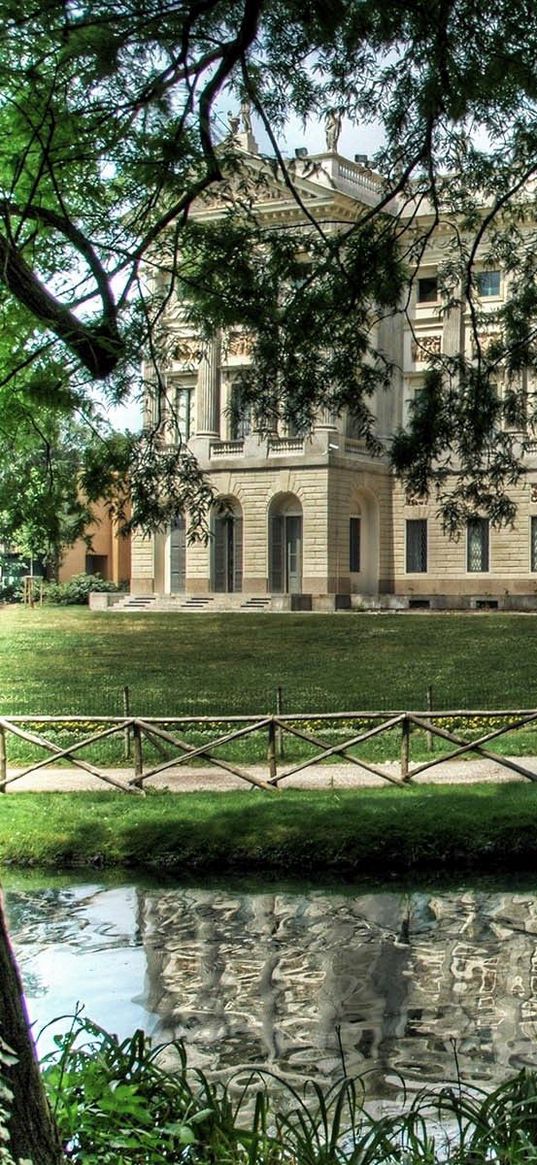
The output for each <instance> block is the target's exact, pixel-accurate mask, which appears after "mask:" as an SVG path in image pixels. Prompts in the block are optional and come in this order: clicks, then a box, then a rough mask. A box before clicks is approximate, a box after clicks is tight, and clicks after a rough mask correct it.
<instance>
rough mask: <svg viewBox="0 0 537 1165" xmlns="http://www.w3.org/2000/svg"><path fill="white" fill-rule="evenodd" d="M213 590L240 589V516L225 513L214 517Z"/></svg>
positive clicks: (232, 591) (230, 592) (230, 591)
mask: <svg viewBox="0 0 537 1165" xmlns="http://www.w3.org/2000/svg"><path fill="white" fill-rule="evenodd" d="M213 534H214V542H213V590H214V591H217V592H219V593H222V592H224V593H227V594H233V593H234V592H236V591H242V518H240V517H239V516H238V515H237V514H225V515H223V516H217V517H215V519H214V526H213Z"/></svg>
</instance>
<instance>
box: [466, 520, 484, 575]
mask: <svg viewBox="0 0 537 1165" xmlns="http://www.w3.org/2000/svg"><path fill="white" fill-rule="evenodd" d="M466 567H467V570H468V571H470V573H471V574H480V573H483V572H484V571H487V570H488V569H489V521H488V518H474V519H473V521H471V522H468V530H467V562H466Z"/></svg>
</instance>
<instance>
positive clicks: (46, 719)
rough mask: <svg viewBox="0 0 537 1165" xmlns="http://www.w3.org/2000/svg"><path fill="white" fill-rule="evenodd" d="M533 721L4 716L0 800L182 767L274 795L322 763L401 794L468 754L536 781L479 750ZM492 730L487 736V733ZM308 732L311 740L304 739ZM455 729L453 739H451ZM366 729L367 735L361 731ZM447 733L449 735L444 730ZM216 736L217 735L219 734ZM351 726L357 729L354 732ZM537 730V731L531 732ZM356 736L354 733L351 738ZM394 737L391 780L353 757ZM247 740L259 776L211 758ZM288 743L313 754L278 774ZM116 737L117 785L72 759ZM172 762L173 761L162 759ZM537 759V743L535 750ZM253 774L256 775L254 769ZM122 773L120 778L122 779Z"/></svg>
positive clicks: (510, 715) (126, 781)
mask: <svg viewBox="0 0 537 1165" xmlns="http://www.w3.org/2000/svg"><path fill="white" fill-rule="evenodd" d="M470 721H471V723H472V727H473V729H474V730H475V728H476V725H479V723H480V722H481V723H482V725H483V726H486V725H487V723H488V729H487V731H481V733H480V734H478V735H477V737H476V738H474V739H472V740H467V739H465V738H464V736H463V735H461V734H460V733H461V729H460V728H459V727H458V726H459V725H460V724H464V723H465V722H466V723H468V722H470ZM536 721H537V710H536V709H530V710H527V709H522V710H518V709H517V710H513V709H508V710H494V711H491V710H490V709H489V710H486V711H478V710H473V711H468V710H463V711H461V710H454V711H446V710H444V711H442V712H433V711H429V712H427V713H426V714H424V713H423V712H408V711H403V712H401V711H398V712H370V711H366V712H362V711H357V712H324V713H319V714H317V715H314V714H312V713H304V714H302V715H297V714H295V713H278V714H276V715H273V714H269V715H266V716H259V715H258V716H226V717H221V718H219V717H214V716H175V717H165V718H164V717H163V718H158V717H145V718H144V717H133V716H99V717H95V716H94V717H89V716H35V717H29V716H9V717H7V716H4V717H0V791H1V792H4V793H5V792H6V791H7V789H8V788H9V786H10V785H12V784H13V783H14V782H16V781H19V780H20V779H21V778H22V777H24V776H28V775H30V774H34V773H37V772H40V771H41V770H42V769H45V768H46V767H47V766H49V765H58V764H60V765H64V764H65V763H66V762H68V763H69V764H70V765H71V766H74V767H76V768H77V769H80V770H81V771H83V772H85V773H89V774H90V775H91V776H93V777H96V778H98V779H99V780H101V781H103V782H104V783H105V784H106V785H111V786H113V787H114V788H117V789H120V790H122V791H123V792H125V793H135V794H138V795H140V794H143V791H144V785H145V784H146V782H148V781H150V780H151V779H152V778H154V777H157V776H162V775H165V774H166V773H168V772H170V775H171V771H175V772H177V770H180V769H181V767H182V766H184V765H192V764H193V763H196V764H197V762H200V761H203V762H204V763H205V764H206V765H210V766H211V767H214V769H216V770H222V771H224V772H226V773H231V774H232V775H233V776H235V777H239V778H240V779H241V780H243V781H245V782H246V783H247V784H249V785H251V786H255V787H257V788H260V789H264V790H266V791H267V792H275V791H276V790H278V789H279V788H280V785H281V784H283V783H284V782H285V781H286V779H287V778H289V777H292V776H293V775H294V774H296V773H299V772H303V771H305V770H307V769H308V768H311V767H312V766H313V765H319V764H324V763H325V762H328V763H329V762H330V761H332V760H333V759H334V758H339V759H340V760H341V761H343V762H345V763H347V764H349V765H354V766H357V767H358V768H359V769H362V770H365V771H366V772H367V773H371V774H374V775H375V776H377V777H380V778H381V779H382V780H383V781H387V782H389V783H390V784H392V785H396V786H397V787H400V788H404V787H406V786H408V785H409V784H410V783H411V782H412V781H413V780H414V778H415V777H417V776H419V775H421V774H423V773H426V772H429V771H430V770H431V769H432V768H434V767H436V766H438V765H442V764H445V763H446V761H453V760H458V759H459V758H462V757H464V756H467V755H468V754H469V753H472V754H474V755H477V756H478V757H481V758H485V759H487V760H489V761H494V762H495V763H496V764H498V765H500V766H502V768H504V769H506V770H508V771H509V772H512V773H516V774H517V776H519V777H524V778H526V779H527V780H530V781H536V780H537V772H533V771H532V770H531V769H530V768H528V767H526V765H525V764H522V763H521V762H520V760H519V759H517V760H514V759H512V758H509V757H507V756H501V755H499V754H498V753H496V752H494V751H492V750H491V749H489V748H488V747H487V746H488V745H489V744H490V743H491V742H492V741H494V740H498V739H499V738H500V737H502V736H505V734H506V733H508V732H517V731H520V730H521V729H523V728H526V727H528V726H532V725H535V724H536ZM491 722H493V724H494V727H491V726H490V725H491ZM312 723H313V724H314V725H315V730H312ZM453 723H455V724H456V726H457V731H454V730H453ZM364 724H367V727H365V728H364ZM446 724H451V725H452V728H451V729H450V728H448V727H446ZM31 725H37V726H38V728H39V731H30V727H31ZM219 725H220V726H221V729H222V730H221V731H220V732H218V731H217V728H218V726H219ZM334 726H337V729H338V731H339V732H341V733H343V732H345V734H346V733H348V735H345V739H344V740H339V739H338V741H337V742H335V743H334V742H333V741H330V740H327V739H325V738H323V729H324V728H325V727H326V729H327V730H329V731H331V732H332V734H333V731H334ZM358 726H359V728H358ZM536 728H537V725H536ZM62 729H63V730H64V731H65V730H66V729H69V730H70V731H72V732H74V733H76V734H77V739H76V740H75V742H74V743H70V744H69V745H68V746H66V747H61V746H60V745H59V744H58V743H57V741H54V740H51V739H49V738H48V736H47V735H46V732H49V733H50V732H52V733H53V734H56V735H57V734H58V733H61V731H62ZM188 729H190V730H191V731H192V730H193V729H194V730H197V731H198V732H200V731H201V730H204V731H209V729H210V731H211V732H213V733H215V735H214V736H213V737H212V739H210V740H208V741H204V743H203V744H201V745H198V746H196V745H194V744H192V743H190V742H189V741H188V740H186V739H185V738H184V735H183V734H184V733H185V731H186V730H188ZM357 729H358V730H357ZM394 730H395V731H397V732H398V733H400V749H399V762H398V772H397V773H396V774H395V775H394V774H393V773H391V774H387V773H386V772H385V771H384V770H383V769H381V768H379V767H378V765H375V764H372V763H371V761H369V760H365V759H363V758H362V757H361V756H359V755H356V753H355V752H354V751H351V750H355V749H357V748H359V747H360V745H363V744H364V743H365V742H367V741H370V740H372V739H373V738H374V737H378V736H380V735H381V734H382V733H384V732H393V731H394ZM418 730H420V731H421V733H422V734H424V735H422V739H425V741H426V744H427V749H428V755H427V759H426V760H425V761H422V762H421V763H419V764H413V763H412V756H411V751H412V736H413V733H415V732H416V731H418ZM254 733H265V734H266V758H267V759H266V776H259V775H258V773H252V771H251V770H250V768H249V767H244V766H243V765H242V764H241V765H238V764H236V763H235V762H234V761H233V762H232V761H230V760H228V759H226V758H224V757H223V756H222V755H221V754H219V752H218V750H219V749H222V747H224V746H227V745H230V744H231V743H232V742H234V741H238V740H244V739H245V738H247V737H248V736H250V735H252V734H254ZM288 736H290V737H294V738H296V739H298V740H300V741H302V742H304V743H305V744H307V745H309V746H311V747H312V748H313V749H314V750H315V751H314V752H313V754H312V755H311V756H308V757H307V758H305V759H301V760H299V761H297V762H296V763H294V764H290V765H286V764H285V752H286V747H285V739H286V737H288ZM10 737H17V738H18V739H19V740H22V741H24V742H26V744H29V745H31V746H32V747H33V748H34V749H37V750H42V751H43V752H44V754H45V755H44V756H43V758H42V759H40V760H32V761H31V762H30V763H28V764H27V765H25V766H24V767H22V768H14V767H13V766H12V767H10V766H9V757H8V753H9V747H8V742H9V739H10ZM113 737H119V738H120V746H121V749H122V763H123V766H124V769H123V768H122V771H121V776H118V775H117V772H111V771H110V770H109V769H107V768H104V767H102V766H101V765H96V764H94V763H93V762H91V761H89V760H87V759H85V758H84V757H83V756H81V755H80V754H81V753H82V751H83V750H84V749H87V748H88V747H90V746H92V745H96V744H99V743H102V742H103V741H105V740H107V739H108V738H113ZM437 739H438V740H441V741H444V742H447V743H448V744H450V745H452V746H454V747H452V748H450V749H448V751H447V752H442V753H441V754H440V753H437V754H436V755H433V753H434V749H435V741H436V740H437ZM147 744H151V746H152V751H153V752H156V753H157V755H158V757H159V760H158V762H157V763H156V764H147V760H146V757H145V756H144V751H145V752H147V748H146V745H147ZM170 753H171V755H169V754H170ZM535 755H536V756H537V736H536V743H535ZM257 767H258V766H256V768H257ZM123 771H124V773H125V776H124V777H123Z"/></svg>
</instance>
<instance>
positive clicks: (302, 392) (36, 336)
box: [0, 0, 537, 527]
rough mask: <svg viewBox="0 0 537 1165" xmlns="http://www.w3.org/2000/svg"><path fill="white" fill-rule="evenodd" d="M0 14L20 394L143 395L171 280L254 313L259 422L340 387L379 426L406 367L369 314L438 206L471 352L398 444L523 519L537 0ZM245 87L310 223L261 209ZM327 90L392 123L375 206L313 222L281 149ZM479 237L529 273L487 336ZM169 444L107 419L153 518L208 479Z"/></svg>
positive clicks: (2, 127) (86, 398) (367, 425)
mask: <svg viewBox="0 0 537 1165" xmlns="http://www.w3.org/2000/svg"><path fill="white" fill-rule="evenodd" d="M0 18H1V21H2V29H3V36H2V43H1V45H0V93H1V95H2V96H1V99H0V287H1V289H2V296H1V304H0V310H1V311H2V315H3V334H4V336H7V337H8V339H7V340H5V339H4V340H2V352H1V353H0V356H1V360H0V374H1V382H0V388H1V390H2V391H4V390H5V389H6V388H9V389H10V390H11V387H12V386H13V385H14V386H15V387H16V390H17V392H18V393H19V394H20V395H21V399H22V397H25V398H26V399H27V400H28V402H29V407H33V402H34V399H35V396H32V393H34V394H35V393H37V395H38V396H39V397H40V399H41V395H40V394H43V397H46V403H47V405H48V404H49V403H50V404H54V402H55V401H60V402H61V404H62V407H63V405H64V404H65V402H66V400H67V401H69V402H70V404H71V406H72V408H73V409H77V410H78V411H79V413H81V414H82V415H84V414H85V415H89V414H91V399H92V398H91V388H90V385H91V382H95V381H99V382H100V383H101V384H102V385H103V386H104V392H105V394H106V395H107V396H108V398H109V399H110V400H111V401H116V402H117V401H121V400H123V399H125V396H126V394H127V393H128V392H130V391H132V389H133V386H134V387H135V388H136V386H137V385H138V386H139V367H138V365H139V359H140V353H141V351H142V350H145V352H146V353H147V356H148V365H149V366H152V367H153V373H152V375H153V378H154V384H155V394H156V396H157V397H158V396H159V394H160V393H162V392H164V391H165V384H164V381H163V376H162V368H163V367H164V365H165V358H166V339H165V332H164V331H163V333H162V334H161V333H160V332H159V326H158V325H159V321H161V320H162V319H163V317H164V313H165V310H166V305H167V303H168V300H169V296H170V294H171V291H172V288H175V289H178V290H179V292H180V294H184V293H187V294H188V297H189V300H190V303H191V305H192V306H191V312H192V318H193V319H194V320H195V321H196V323H197V324H199V325H200V326H201V327H202V328H203V329H204V330H205V331H211V330H212V329H214V328H216V327H218V326H225V327H229V326H232V325H234V324H242V325H245V326H246V327H247V328H248V329H249V331H250V332H251V335H252V342H253V345H254V372H253V373H252V375H251V376H250V377H249V378H246V379H245V385H244V400H245V402H247V400H248V394H250V400H251V402H253V404H254V407H255V410H256V412H257V414H258V418H259V423H262V422H264V423H265V424H267V425H270V424H271V423H272V422H273V419H274V413H275V412H282V411H283V413H284V415H285V416H286V417H288V418H289V419H293V420H294V421H295V422H296V423H299V424H303V425H307V424H308V422H310V421H311V418H312V415H313V413H314V411H315V410H316V409H317V408H318V407H319V406H325V407H329V408H331V409H332V410H333V411H335V412H338V411H340V410H341V409H342V408H343V407H346V408H349V409H350V410H351V412H352V413H354V416H355V421H356V424H357V426H358V429H361V431H362V432H363V434H364V436H365V437H366V439H368V440H369V441H370V443H371V445H372V447H375V442H374V437H373V432H372V420H371V414H370V408H369V405H368V402H369V400H370V396H371V393H372V392H373V390H374V389H375V387H377V386H378V385H379V384H381V385H389V383H390V380H391V373H392V370H391V368H390V367H389V365H388V364H387V362H386V358H385V356H384V355H383V353H382V351H380V352H379V351H377V350H376V349H375V345H374V340H373V336H374V329H373V324H374V322H375V319H376V318H378V317H379V316H380V317H384V318H385V317H387V316H388V317H389V316H390V314H392V313H394V312H395V311H396V309H398V308H399V307H400V306H401V303H403V305H404V304H405V302H406V300H407V299H408V296H409V287H410V281H411V279H412V276H413V274H414V273H415V271H416V268H417V266H418V264H419V262H420V259H421V258H422V256H423V254H424V252H425V249H426V247H427V244H428V242H429V240H430V238H431V237H432V235H433V233H434V232H435V231H436V230H437V229H438V227H439V226H442V227H443V229H444V232H445V261H444V262H443V264H442V265H441V272H440V278H441V287H442V293H443V299H444V304H445V309H446V310H449V309H451V310H454V309H455V308H457V306H458V305H460V304H462V305H463V307H464V308H465V310H466V311H467V312H468V313H469V314H470V318H471V321H472V327H473V331H474V339H475V343H474V351H473V353H472V356H471V357H470V358H468V359H466V360H465V359H464V358H462V357H461V356H460V355H457V356H452V357H446V358H438V359H437V360H436V362H434V361H433V363H432V366H431V369H430V373H429V376H428V378H427V380H426V385H425V390H424V392H423V394H422V395H421V397H420V398H419V399H418V400H417V402H416V405H415V407H414V410H413V417H412V424H411V427H410V430H409V431H408V432H407V433H406V434H402V433H401V434H399V435H398V436H397V437H396V440H395V441H394V443H393V447H392V450H391V452H392V457H393V460H394V463H395V464H396V466H397V467H398V469H399V470H400V472H402V474H403V476H404V477H405V479H406V481H407V484H408V488H409V490H410V491H411V492H414V493H418V494H426V493H427V492H428V491H430V490H431V489H432V490H433V492H434V491H435V490H436V491H437V496H438V499H439V503H440V507H441V509H442V510H443V513H444V517H445V519H446V521H447V523H448V525H452V526H456V524H457V523H458V522H460V520H461V518H462V517H464V516H466V515H467V514H468V513H475V512H476V510H478V509H480V508H483V507H485V508H486V509H487V511H488V512H489V513H490V514H491V515H492V518H493V519H494V520H496V521H505V520H508V519H509V518H510V517H511V516H512V503H511V501H510V498H509V496H508V491H509V487H510V486H511V485H512V484H513V483H514V482H515V481H516V480H517V477H518V475H519V473H520V454H521V450H522V445H521V438H520V434H519V433H518V434H517V433H515V429H518V430H521V429H522V428H523V427H524V426H525V425H526V423H527V420H529V423H530V427H531V423H532V422H533V413H534V405H533V397H532V394H531V392H530V391H529V388H528V383H530V384H531V377H530V381H529V382H528V375H527V373H528V370H529V372H530V373H531V371H532V370H533V368H534V365H535V362H536V360H537V345H536V335H535V330H534V326H533V319H534V314H535V300H536V296H537V283H536V279H535V264H536V260H535V227H534V225H533V224H534V218H535V207H534V178H535V169H536V167H537V149H536V147H537V120H536V116H535V114H536V100H537V82H536V79H535V67H534V62H535V55H536V47H537V16H536V15H535V13H534V11H533V8H532V6H531V5H530V4H528V3H526V0H499V2H498V3H497V4H495V5H494V6H492V7H490V9H489V10H487V11H484V10H483V7H482V5H478V4H477V3H476V2H475V0H432V2H431V0H427V3H425V0H412V3H410V2H408V3H406V2H405V0H403V2H401V0H397V2H395V0H393V2H382V3H380V2H379V0H362V2H361V3H358V2H357V0H329V2H327V0H311V2H310V3H309V4H308V5H307V6H305V5H304V4H303V3H299V2H298V0H270V2H269V0H192V2H190V3H186V2H181V0H113V2H108V0H87V2H84V0H76V2H75V0H40V3H36V0H17V3H15V0H0ZM245 98H246V99H248V100H249V102H250V103H251V107H252V109H253V111H254V113H255V114H256V116H257V117H258V119H259V120H260V122H261V123H262V125H263V127H264V131H265V133H266V134H267V135H268V139H269V141H270V143H271V153H272V155H273V162H272V166H273V170H274V173H275V174H276V175H277V176H278V178H279V180H280V181H281V182H282V184H284V185H285V186H287V188H288V191H289V195H290V197H292V198H293V199H294V200H295V202H296V203H297V206H298V208H299V210H300V215H299V218H298V220H297V221H298V222H299V223H300V224H301V225H299V226H294V227H293V228H288V229H287V230H285V229H281V230H278V231H275V230H269V229H268V227H267V225H266V224H263V222H261V221H258V220H257V219H256V216H255V199H256V191H255V184H254V189H253V190H252V181H251V174H250V175H249V176H248V180H246V178H245V175H244V169H241V165H240V159H239V156H238V154H237V150H236V149H235V146H234V141H233V137H232V135H230V134H229V133H228V132H227V130H226V129H223V128H222V121H221V116H220V114H219V110H220V109H221V108H222V103H223V102H224V101H226V102H227V101H234V102H238V101H240V100H241V99H245ZM219 103H220V104H219ZM328 110H339V111H342V112H344V113H345V115H346V116H348V117H349V118H350V119H351V120H353V121H355V122H356V123H358V124H360V123H362V124H363V123H364V122H371V121H372V120H375V121H377V122H379V123H380V125H381V127H382V131H383V134H384V142H385V144H384V146H383V148H382V150H380V151H379V155H378V157H377V158H376V166H377V168H378V170H379V171H380V172H381V173H382V174H383V175H384V184H383V186H382V189H381V191H380V196H379V202H378V205H376V206H374V207H371V208H370V209H369V210H367V209H364V212H363V213H362V214H361V215H360V216H359V217H358V218H357V220H356V221H355V222H353V223H352V224H350V223H348V222H346V223H343V222H342V223H334V224H324V225H323V226H321V225H319V224H315V223H314V222H312V221H310V220H309V219H308V211H307V207H306V206H304V205H303V204H302V203H301V200H300V194H299V191H298V188H297V184H296V182H295V180H294V175H293V169H292V167H290V166H289V165H287V164H286V163H285V161H284V159H283V156H282V153H281V150H280V147H279V142H280V140H281V134H282V131H283V129H284V127H285V123H286V120H287V118H288V117H289V114H290V113H291V112H292V113H297V114H298V115H299V116H301V117H303V118H318V119H322V118H323V117H324V116H325V115H326V113H327V111H328ZM480 142H483V143H484V144H483V145H481V146H480V145H479V144H478V143H480ZM262 180H263V179H262V178H260V179H259V181H260V182H261V181H262ZM213 192H214V194H215V195H217V196H218V197H219V198H220V199H221V200H222V203H223V206H224V208H225V209H224V211H223V214H222V219H221V221H220V223H219V224H218V225H213V226H212V227H211V229H210V230H209V229H203V228H201V227H200V225H199V223H196V221H195V220H194V219H193V218H192V216H191V213H190V212H191V210H192V207H193V206H194V205H198V206H199V200H200V199H201V198H203V197H207V196H208V194H209V193H210V194H211V197H212V196H213ZM418 212H419V219H418ZM425 212H427V213H425ZM299 247H300V251H301V261H302V267H301V270H297V251H298V248H299ZM478 254H479V256H480V258H481V260H483V258H484V259H485V261H486V262H488V263H489V264H492V263H493V264H498V263H501V265H502V267H503V268H504V269H505V270H506V271H507V272H508V274H509V276H510V280H511V292H510V298H509V301H508V302H507V303H506V305H505V306H504V307H503V308H502V309H501V310H500V311H499V312H498V318H497V334H496V338H495V341H494V344H493V345H492V346H491V345H489V346H488V347H486V346H485V344H484V343H482V342H481V339H480V337H481V334H482V332H483V330H484V328H485V323H484V321H483V318H482V315H481V313H480V309H479V302H478V299H477V297H476V276H475V261H476V257H477V255H478ZM151 271H154V272H155V275H156V278H155V280H153V281H150V283H151V286H150V287H148V285H147V274H148V272H149V273H150V272H151ZM157 273H158V277H157ZM282 289H283V290H282ZM486 326H487V327H489V330H490V317H489V318H488V320H487V324H486ZM163 362H164V363H163ZM499 375H501V377H502V379H504V380H505V385H506V390H505V392H504V393H503V394H500V395H498V393H497V391H496V386H497V382H498V378H499ZM28 393H29V394H30V395H27V394H28ZM159 415H161V411H160V410H159V409H158V408H157V409H156V416H157V418H158V416H159ZM504 421H505V422H507V425H506V424H504V423H503V422H504ZM522 444H523V442H522ZM159 449H160V445H159V434H158V421H157V423H156V424H155V426H154V428H153V429H152V430H151V431H150V432H149V434H146V437H145V443H143V444H142V445H141V446H137V447H136V446H135V445H134V443H132V442H130V443H129V448H128V450H127V451H126V449H125V446H123V447H122V448H121V451H119V449H118V446H117V442H116V443H114V442H113V441H112V442H109V443H108V445H105V446H104V447H103V457H102V458H101V464H102V467H103V469H106V471H107V472H109V473H112V472H114V469H117V468H118V467H119V469H120V471H121V472H122V471H123V469H124V464H125V458H127V460H129V461H130V470H131V475H132V477H133V481H134V482H136V481H139V482H140V486H139V489H140V498H139V501H140V508H139V509H138V516H139V521H140V522H141V523H142V524H144V523H145V524H146V526H147V527H149V526H150V525H151V524H153V525H154V524H155V522H157V523H158V522H159V521H165V520H167V519H168V518H169V515H170V513H172V512H173V511H174V510H175V509H177V508H178V505H179V504H186V505H187V507H191V508H192V509H193V511H194V512H195V513H198V514H199V513H201V509H202V506H203V503H204V501H205V500H206V495H205V494H204V488H205V487H204V486H203V483H202V481H201V478H200V477H199V474H198V473H197V471H196V467H195V465H194V464H193V463H192V461H191V459H190V458H189V457H188V454H186V452H185V451H184V450H181V449H179V450H177V451H176V453H175V454H173V453H172V452H171V451H168V452H162V450H161V451H160V453H159V456H160V457H161V460H162V465H161V468H162V470H163V473H164V477H163V478H159V480H158V481H157V480H156V478H155V473H156V472H157V469H158V466H156V462H155V458H154V456H153V454H154V453H155V451H157V452H158V450H159ZM119 452H120V456H119ZM114 457H116V460H117V464H116V465H114ZM97 460H98V459H97ZM157 461H158V458H157ZM454 467H456V468H457V469H458V470H459V471H460V472H459V474H458V477H457V480H456V484H455V486H454V485H453V481H452V479H451V478H450V472H451V471H452V470H453V468H454ZM135 488H137V487H136V485H135ZM144 505H145V507H146V508H145V510H144Z"/></svg>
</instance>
